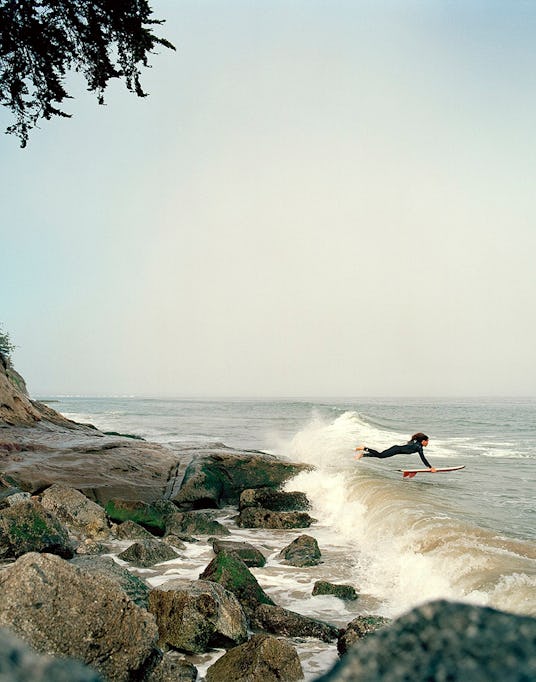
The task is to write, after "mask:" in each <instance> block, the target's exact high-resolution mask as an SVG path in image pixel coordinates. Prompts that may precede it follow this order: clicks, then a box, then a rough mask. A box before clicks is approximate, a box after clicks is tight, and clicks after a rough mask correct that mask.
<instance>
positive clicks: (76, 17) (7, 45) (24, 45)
mask: <svg viewBox="0 0 536 682" xmlns="http://www.w3.org/2000/svg"><path fill="white" fill-rule="evenodd" d="M162 23H163V21H160V20H157V19H154V18H153V10H152V9H151V8H150V6H149V4H148V2H147V1H146V0H94V1H93V2H89V1H88V0H0V104H2V105H4V106H6V107H8V108H9V109H10V110H11V111H12V112H13V115H14V117H15V123H14V124H13V125H11V126H9V127H8V129H7V131H6V132H8V133H13V134H15V135H17V136H18V137H19V139H20V141H21V146H22V147H25V146H26V143H27V141H28V136H29V133H30V131H31V129H32V128H33V127H34V126H35V125H36V124H37V122H38V121H39V119H41V118H45V119H50V118H51V117H52V116H64V117H69V116H70V114H68V113H66V112H65V111H63V110H62V109H60V108H59V105H61V104H62V102H63V101H64V100H65V99H67V98H69V97H70V95H69V94H68V93H67V91H66V89H65V87H64V80H65V75H66V73H67V72H68V71H71V70H75V71H78V72H80V73H82V74H83V75H84V77H85V79H86V81H87V85H88V89H89V90H91V91H95V92H96V94H97V99H98V102H99V103H100V104H103V102H104V90H105V88H106V86H107V85H108V82H109V81H110V79H112V78H120V79H122V80H123V81H124V83H125V85H126V87H127V88H128V89H129V90H131V91H132V92H135V93H136V95H138V96H139V97H144V96H145V94H146V93H145V92H144V91H143V89H142V86H141V83H140V76H141V71H140V69H141V67H142V66H149V64H148V55H149V54H151V53H152V51H153V50H154V48H155V47H156V46H158V45H160V46H163V47H167V48H171V49H175V48H174V47H173V45H172V44H171V43H170V42H168V41H167V40H165V39H163V38H159V37H157V36H156V35H155V34H154V33H153V27H154V26H155V25H158V24H162Z"/></svg>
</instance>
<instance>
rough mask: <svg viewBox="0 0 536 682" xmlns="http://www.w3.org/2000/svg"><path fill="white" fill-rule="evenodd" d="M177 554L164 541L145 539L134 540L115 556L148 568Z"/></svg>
mask: <svg viewBox="0 0 536 682" xmlns="http://www.w3.org/2000/svg"><path fill="white" fill-rule="evenodd" d="M178 556H179V555H178V554H177V552H176V551H175V550H174V549H173V548H172V547H170V546H169V545H167V544H166V543H165V542H162V541H161V540H154V539H145V540H138V541H137V542H134V543H133V544H132V545H130V547H127V549H125V550H124V551H123V552H121V554H118V555H117V558H118V559H122V560H123V561H128V562H130V563H131V564H134V566H139V567H140V568H149V566H154V565H155V564H160V563H162V562H163V561H170V560H171V559H176V558H177V557H178Z"/></svg>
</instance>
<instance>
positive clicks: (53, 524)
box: [0, 499, 73, 559]
mask: <svg viewBox="0 0 536 682" xmlns="http://www.w3.org/2000/svg"><path fill="white" fill-rule="evenodd" d="M26 552H48V553H50V554H58V555H59V556H62V557H65V558H67V559H69V558H70V557H72V556H73V546H72V544H71V541H70V540H69V533H68V532H67V529H66V528H65V526H63V525H62V524H61V523H60V521H59V520H58V519H57V517H56V516H55V515H54V514H51V513H50V512H48V511H47V510H46V509H45V508H44V507H43V506H42V505H41V504H40V503H39V502H38V501H37V500H35V499H31V500H28V501H25V502H19V503H18V504H14V505H13V506H11V507H9V508H7V509H2V510H0V558H4V557H6V558H11V557H13V558H17V557H19V556H22V555H23V554H26Z"/></svg>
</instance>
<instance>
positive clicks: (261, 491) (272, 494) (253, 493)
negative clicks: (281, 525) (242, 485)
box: [238, 488, 311, 511]
mask: <svg viewBox="0 0 536 682" xmlns="http://www.w3.org/2000/svg"><path fill="white" fill-rule="evenodd" d="M247 507H262V508H263V509H269V510H270V511H308V510H309V509H310V508H311V504H310V502H309V500H308V499H307V495H306V494H305V493H300V492H295V491H292V492H285V491H283V490H273V489H272V488H257V489H255V488H249V489H247V490H244V491H243V492H242V494H241V495H240V503H239V505H238V509H239V510H240V511H242V509H246V508H247Z"/></svg>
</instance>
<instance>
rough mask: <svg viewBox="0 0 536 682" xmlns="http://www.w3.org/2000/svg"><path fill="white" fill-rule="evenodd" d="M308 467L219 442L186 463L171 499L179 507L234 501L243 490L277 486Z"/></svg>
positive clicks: (222, 503) (196, 506) (192, 507)
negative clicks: (226, 446) (175, 492)
mask: <svg viewBox="0 0 536 682" xmlns="http://www.w3.org/2000/svg"><path fill="white" fill-rule="evenodd" d="M310 468H311V467H309V466H308V465H304V464H299V463H293V462H290V461H285V460H282V459H279V458H277V457H275V456H274V455H267V454H266V453H263V452H257V451H250V452H248V451H242V452H240V451H236V450H232V449H231V448H225V446H222V447H220V448H218V449H214V450H212V451H210V450H209V451H207V452H206V453H203V454H201V455H199V456H197V457H196V458H195V459H194V460H193V461H192V462H191V463H190V464H189V465H188V467H187V469H186V472H185V475H184V479H183V481H182V485H181V487H180V490H179V492H178V493H177V494H176V495H175V496H174V497H173V501H174V502H175V504H176V505H177V506H178V507H180V508H181V509H202V508H210V507H212V508H221V507H223V506H225V505H228V504H233V505H236V504H238V501H239V498H240V495H241V493H242V491H243V490H246V489H247V488H266V487H268V488H277V487H279V486H280V485H281V484H282V483H284V482H285V481H287V480H288V479H290V478H292V477H293V476H295V475H296V474H298V473H300V472H301V471H307V470H309V469H310Z"/></svg>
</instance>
